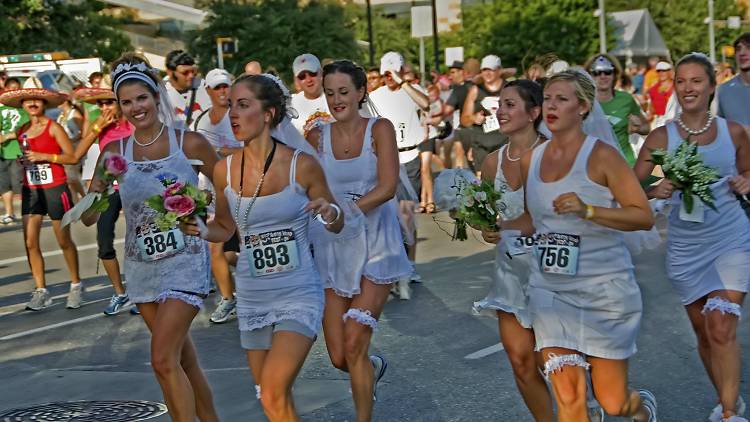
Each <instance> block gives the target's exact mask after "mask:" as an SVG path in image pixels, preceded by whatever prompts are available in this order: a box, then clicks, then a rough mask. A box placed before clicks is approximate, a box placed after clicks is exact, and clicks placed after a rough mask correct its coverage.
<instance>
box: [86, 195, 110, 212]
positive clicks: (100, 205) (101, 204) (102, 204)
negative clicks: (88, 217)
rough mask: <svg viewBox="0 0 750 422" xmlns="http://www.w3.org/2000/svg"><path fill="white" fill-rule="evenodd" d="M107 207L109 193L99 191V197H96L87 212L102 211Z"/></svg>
mask: <svg viewBox="0 0 750 422" xmlns="http://www.w3.org/2000/svg"><path fill="white" fill-rule="evenodd" d="M107 208H109V195H107V194H106V193H101V194H99V199H97V200H96V202H94V203H93V204H92V205H91V207H90V208H89V212H98V213H102V212H104V211H107Z"/></svg>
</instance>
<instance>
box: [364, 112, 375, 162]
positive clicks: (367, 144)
mask: <svg viewBox="0 0 750 422" xmlns="http://www.w3.org/2000/svg"><path fill="white" fill-rule="evenodd" d="M377 121H378V118H377V117H370V118H369V119H367V128H366V129H365V139H364V141H362V152H365V150H367V151H372V150H373V148H372V127H373V126H375V122H377ZM360 155H361V154H360Z"/></svg>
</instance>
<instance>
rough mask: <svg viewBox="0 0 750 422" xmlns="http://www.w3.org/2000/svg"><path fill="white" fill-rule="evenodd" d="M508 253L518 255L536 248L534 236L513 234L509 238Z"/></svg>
mask: <svg viewBox="0 0 750 422" xmlns="http://www.w3.org/2000/svg"><path fill="white" fill-rule="evenodd" d="M507 245H508V255H510V256H516V255H523V254H525V253H529V252H531V250H532V249H533V248H534V237H533V236H513V237H510V238H509V239H508V243H507Z"/></svg>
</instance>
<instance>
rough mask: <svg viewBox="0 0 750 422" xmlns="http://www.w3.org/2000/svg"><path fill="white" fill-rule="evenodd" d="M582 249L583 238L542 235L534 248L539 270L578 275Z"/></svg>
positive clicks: (566, 235) (562, 234) (569, 235)
mask: <svg viewBox="0 0 750 422" xmlns="http://www.w3.org/2000/svg"><path fill="white" fill-rule="evenodd" d="M580 247H581V237H580V236H576V235H574V234H564V233H547V234H542V235H540V236H539V237H538V239H537V240H536V244H535V246H534V250H535V252H536V257H537V259H538V260H539V269H540V270H542V271H543V272H545V273H550V274H560V275H569V276H574V275H576V273H577V271H578V253H579V251H580Z"/></svg>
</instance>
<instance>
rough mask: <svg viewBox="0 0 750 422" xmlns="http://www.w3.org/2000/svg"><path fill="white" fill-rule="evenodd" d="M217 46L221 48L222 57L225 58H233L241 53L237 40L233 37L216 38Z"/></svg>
mask: <svg viewBox="0 0 750 422" xmlns="http://www.w3.org/2000/svg"><path fill="white" fill-rule="evenodd" d="M216 44H217V45H218V46H219V50H220V51H221V55H222V56H224V57H232V56H233V55H234V54H237V52H238V51H239V49H238V45H237V38H233V37H219V38H216Z"/></svg>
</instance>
